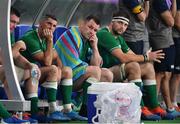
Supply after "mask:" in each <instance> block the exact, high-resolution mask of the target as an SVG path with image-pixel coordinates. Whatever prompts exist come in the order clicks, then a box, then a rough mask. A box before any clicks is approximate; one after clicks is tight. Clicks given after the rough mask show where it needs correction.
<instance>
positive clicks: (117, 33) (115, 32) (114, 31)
mask: <svg viewBox="0 0 180 124" xmlns="http://www.w3.org/2000/svg"><path fill="white" fill-rule="evenodd" d="M112 32H113V34H114V35H115V36H119V35H120V33H119V32H118V31H117V30H114V29H112Z"/></svg>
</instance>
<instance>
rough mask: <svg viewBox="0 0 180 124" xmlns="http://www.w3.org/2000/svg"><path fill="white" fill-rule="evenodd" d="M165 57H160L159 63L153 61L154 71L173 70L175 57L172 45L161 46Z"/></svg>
mask: <svg viewBox="0 0 180 124" xmlns="http://www.w3.org/2000/svg"><path fill="white" fill-rule="evenodd" d="M162 50H163V52H164V53H165V58H164V59H161V63H157V62H155V63H154V68H155V71H156V72H173V71H174V58H175V47H174V45H172V46H170V47H168V48H163V49H162Z"/></svg>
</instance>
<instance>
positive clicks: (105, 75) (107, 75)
mask: <svg viewBox="0 0 180 124" xmlns="http://www.w3.org/2000/svg"><path fill="white" fill-rule="evenodd" d="M101 79H102V80H103V81H106V82H112V81H113V73H112V72H111V71H110V70H109V69H106V68H102V69H101Z"/></svg>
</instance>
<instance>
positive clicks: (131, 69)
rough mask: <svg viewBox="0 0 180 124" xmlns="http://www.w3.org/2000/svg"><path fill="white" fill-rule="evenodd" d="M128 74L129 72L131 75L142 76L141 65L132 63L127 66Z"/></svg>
mask: <svg viewBox="0 0 180 124" xmlns="http://www.w3.org/2000/svg"><path fill="white" fill-rule="evenodd" d="M126 72H128V73H129V74H141V69H140V66H139V63H137V62H131V63H128V64H126Z"/></svg>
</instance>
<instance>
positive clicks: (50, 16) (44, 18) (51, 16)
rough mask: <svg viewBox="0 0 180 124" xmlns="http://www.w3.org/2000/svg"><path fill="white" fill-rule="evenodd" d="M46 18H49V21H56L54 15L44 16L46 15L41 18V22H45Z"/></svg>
mask: <svg viewBox="0 0 180 124" xmlns="http://www.w3.org/2000/svg"><path fill="white" fill-rule="evenodd" d="M48 18H51V19H53V20H56V21H57V18H56V16H55V15H52V14H46V15H44V16H42V18H41V21H42V20H47V19H48Z"/></svg>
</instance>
